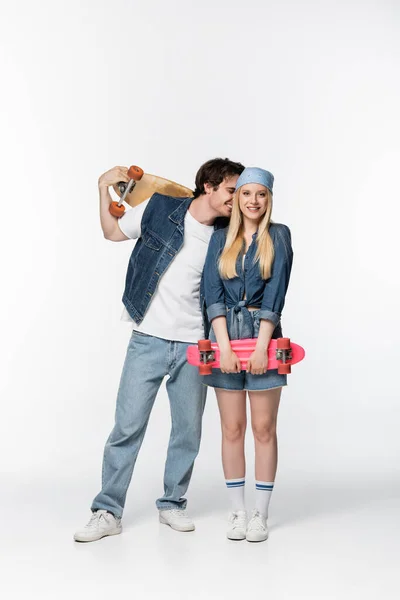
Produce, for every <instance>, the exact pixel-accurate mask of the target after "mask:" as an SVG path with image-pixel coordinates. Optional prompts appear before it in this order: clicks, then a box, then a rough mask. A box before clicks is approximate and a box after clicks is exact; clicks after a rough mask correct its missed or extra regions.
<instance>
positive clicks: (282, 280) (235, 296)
mask: <svg viewBox="0 0 400 600" xmlns="http://www.w3.org/2000/svg"><path fill="white" fill-rule="evenodd" d="M273 181H274V177H273V175H272V174H271V173H269V171H265V170H263V169H259V168H255V167H252V168H246V169H245V170H244V171H243V173H242V174H241V175H240V177H239V179H238V181H237V184H236V192H235V196H234V200H233V206H232V216H231V220H230V224H229V227H227V228H226V229H222V230H218V231H216V232H215V233H214V234H213V236H212V238H211V241H210V245H209V249H208V254H207V259H206V263H205V270H204V284H205V296H206V304H207V313H208V317H209V320H210V321H211V332H210V339H211V340H212V341H216V342H218V345H219V348H220V352H221V357H220V363H221V368H220V369H215V370H213V373H212V374H211V375H207V376H205V377H204V383H205V384H207V385H209V386H213V387H214V388H215V392H216V396H217V400H218V407H219V411H220V416H221V426H222V463H223V468H224V475H225V479H226V486H227V488H228V494H229V496H230V501H231V513H230V515H229V529H228V532H227V536H228V538H229V539H235V540H242V539H245V538H246V539H247V540H248V541H252V542H260V541H264V540H266V539H267V538H268V528H267V517H268V505H269V501H270V497H271V493H272V490H273V487H274V480H275V474H276V467H277V439H276V421H277V415H278V407H279V400H280V396H281V391H282V387H283V386H284V385H286V383H287V382H286V375H279V374H278V372H277V370H268V371H267V366H268V358H267V352H266V350H267V348H268V344H269V342H270V340H271V339H272V338H278V337H281V336H282V330H281V325H280V317H281V312H282V309H283V306H284V302H285V295H286V291H287V287H288V284H289V277H290V271H291V267H292V260H293V251H292V246H291V237H290V231H289V229H288V227H286V225H281V224H278V223H271V212H272V187H273ZM244 338H257V343H256V349H255V351H254V352H253V354H252V355H251V356H250V359H249V361H248V363H247V369H246V371H241V365H240V361H239V359H238V357H237V356H236V354H235V353H234V352H233V351H232V348H231V346H230V343H229V340H235V339H244ZM246 392H247V393H248V395H249V399H250V410H251V423H252V429H253V435H254V444H255V476H256V490H255V495H256V498H255V509H254V511H253V513H252V516H251V518H250V520H249V521H248V522H247V513H246V509H245V504H244V484H245V454H244V440H245V431H246Z"/></svg>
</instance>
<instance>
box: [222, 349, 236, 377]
mask: <svg viewBox="0 0 400 600" xmlns="http://www.w3.org/2000/svg"><path fill="white" fill-rule="evenodd" d="M219 363H220V369H221V371H222V373H240V371H241V365H240V360H239V358H238V357H237V355H236V354H235V353H234V352H233V350H232V349H229V350H224V351H222V352H220V357H219Z"/></svg>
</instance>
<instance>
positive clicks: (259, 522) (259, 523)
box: [249, 510, 265, 531]
mask: <svg viewBox="0 0 400 600" xmlns="http://www.w3.org/2000/svg"><path fill="white" fill-rule="evenodd" d="M249 529H258V530H261V531H265V523H264V517H263V516H262V514H261V513H260V512H259V511H258V510H254V511H253V514H252V517H251V519H250V523H249Z"/></svg>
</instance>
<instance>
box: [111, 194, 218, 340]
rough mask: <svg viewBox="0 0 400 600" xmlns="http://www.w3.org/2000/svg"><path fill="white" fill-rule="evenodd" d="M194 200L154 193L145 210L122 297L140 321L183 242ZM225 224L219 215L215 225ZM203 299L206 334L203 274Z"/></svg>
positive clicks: (205, 322) (138, 321)
mask: <svg viewBox="0 0 400 600" xmlns="http://www.w3.org/2000/svg"><path fill="white" fill-rule="evenodd" d="M192 201H193V198H174V197H172V196H164V195H162V194H153V196H152V197H151V199H150V202H149V203H148V205H147V207H146V210H145V211H144V213H143V217H142V222H141V236H140V238H139V239H138V240H137V242H136V244H135V247H134V249H133V251H132V254H131V257H130V259H129V264H128V270H127V273H126V279H125V291H124V294H123V297H122V302H123V303H124V305H125V307H126V309H127V311H128V313H129V314H130V316H131V317H132V319H133V320H134V321H135V322H136V323H137V324H138V325H139V324H140V323H141V322H142V321H143V318H144V316H145V314H146V311H147V309H148V307H149V306H150V302H151V300H152V297H153V295H154V294H155V293H156V290H157V285H158V282H159V281H160V278H161V277H162V276H163V274H164V273H165V271H166V270H167V268H168V267H169V265H170V264H171V262H172V261H173V260H174V258H175V256H176V255H177V253H178V252H179V250H180V249H181V248H182V246H183V239H184V225H185V223H184V222H185V216H186V211H187V210H188V208H189V206H190V204H191V202H192ZM226 224H227V220H226V219H217V221H216V222H215V228H216V229H218V228H221V227H225V226H226ZM200 302H201V307H202V314H203V320H204V326H205V331H206V334H207V332H208V322H207V314H206V312H205V308H204V306H205V305H204V282H203V277H202V281H201V285H200Z"/></svg>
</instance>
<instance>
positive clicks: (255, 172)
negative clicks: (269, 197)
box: [235, 167, 274, 194]
mask: <svg viewBox="0 0 400 600" xmlns="http://www.w3.org/2000/svg"><path fill="white" fill-rule="evenodd" d="M246 183H259V184H261V185H265V187H266V188H268V189H269V191H270V192H271V194H272V187H273V185H274V176H273V175H272V173H270V172H269V171H265V170H264V169H260V168H259V167H247V168H246V169H245V170H244V171H243V172H242V174H241V175H240V177H239V179H238V180H237V183H236V188H235V191H237V190H238V189H239V188H240V187H242V185H245V184H246Z"/></svg>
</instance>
